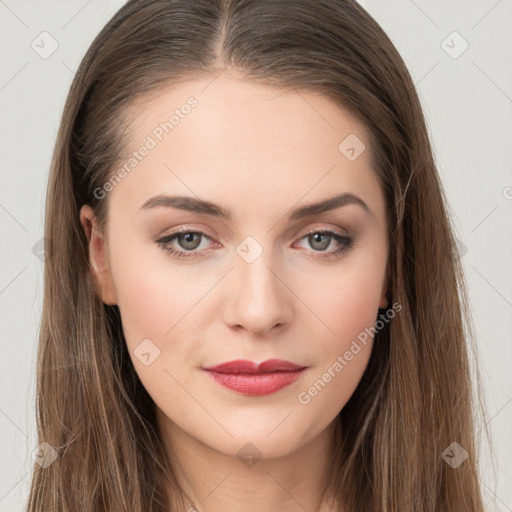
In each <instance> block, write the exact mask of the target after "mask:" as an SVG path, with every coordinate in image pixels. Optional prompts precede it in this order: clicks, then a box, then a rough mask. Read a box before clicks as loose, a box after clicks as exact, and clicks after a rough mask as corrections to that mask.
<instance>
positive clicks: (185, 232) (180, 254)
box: [156, 228, 211, 259]
mask: <svg viewBox="0 0 512 512" xmlns="http://www.w3.org/2000/svg"><path fill="white" fill-rule="evenodd" d="M202 238H207V239H208V240H211V238H210V237H209V236H208V235H207V234H206V233H203V232H202V231H194V230H191V229H186V228H185V229H180V230H179V231H177V232H175V233H173V234H171V235H167V236H164V237H163V238H160V239H159V240H156V243H157V244H158V245H159V246H161V247H162V249H164V250H165V251H167V252H168V253H169V254H172V255H173V256H175V257H177V258H180V259H188V258H197V257H198V256H197V252H198V251H197V248H198V247H199V246H200V242H201V239H202ZM175 240H176V241H177V243H178V244H179V246H181V247H182V248H183V250H181V249H175V248H174V247H173V246H172V245H171V243H172V242H174V241H175Z"/></svg>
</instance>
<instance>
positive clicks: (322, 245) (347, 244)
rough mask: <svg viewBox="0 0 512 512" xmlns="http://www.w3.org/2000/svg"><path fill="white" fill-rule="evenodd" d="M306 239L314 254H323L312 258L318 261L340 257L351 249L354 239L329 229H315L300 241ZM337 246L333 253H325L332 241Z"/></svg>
mask: <svg viewBox="0 0 512 512" xmlns="http://www.w3.org/2000/svg"><path fill="white" fill-rule="evenodd" d="M303 239H307V241H308V243H309V245H310V247H313V249H314V251H313V253H314V254H318V253H323V252H325V254H320V255H315V256H313V257H314V258H320V259H331V258H336V257H340V256H341V255H342V254H343V253H345V252H346V251H348V250H349V249H351V248H352V247H353V245H354V239H353V237H351V236H347V235H341V234H340V233H337V232H336V231H332V230H330V229H316V230H312V231H309V232H308V233H306V234H305V235H304V236H303V237H302V238H301V240H303ZM333 240H334V241H335V242H336V243H338V244H339V247H338V248H337V249H335V250H333V251H328V252H326V249H327V248H328V247H329V246H330V245H331V242H332V241H333Z"/></svg>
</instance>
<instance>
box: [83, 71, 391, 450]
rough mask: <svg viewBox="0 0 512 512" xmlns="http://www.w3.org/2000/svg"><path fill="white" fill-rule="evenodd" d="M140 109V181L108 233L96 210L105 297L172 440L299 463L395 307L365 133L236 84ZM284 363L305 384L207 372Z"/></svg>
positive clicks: (205, 87) (135, 147) (135, 163)
mask: <svg viewBox="0 0 512 512" xmlns="http://www.w3.org/2000/svg"><path fill="white" fill-rule="evenodd" d="M190 98H193V99H192V100H190ZM187 105H188V106H187ZM135 107H137V108H138V110H137V109H135V108H134V110H133V112H134V113H135V112H137V115H135V116H134V118H133V119H134V120H133V122H132V123H131V124H130V140H131V144H130V148H129V151H128V153H127V154H126V155H124V157H125V160H123V161H122V162H121V164H120V165H119V169H121V168H122V166H123V165H124V164H126V165H124V169H125V172H122V171H120V172H118V178H119V179H117V180H116V181H113V180H112V181H110V182H108V183H106V184H105V186H104V187H103V188H102V189H101V190H97V191H96V194H97V195H98V197H103V198H102V199H101V200H103V201H108V212H109V214H108V221H107V226H106V231H105V232H104V233H101V232H100V231H99V230H98V227H97V226H96V220H95V218H94V215H93V212H92V210H91V209H90V208H89V207H88V206H85V207H84V208H83V209H82V211H81V221H82V224H83V226H84V228H85V230H86V233H87V236H88V238H89V241H90V258H91V267H92V270H93V272H94V275H95V276H96V279H97V282H98V284H99V287H100V290H101V291H100V293H101V295H102V298H103V300H104V301H105V302H106V303H108V304H117V305H118V307H119V310H120V314H121V318H122V323H123V329H124V334H125V338H126V343H127V346H128V349H129V352H130V357H131V359H132V361H133V365H134V367H135V370H136V372H137V374H138V376H139V377H140V380H141V382H142V384H143V385H144V387H145V388H146V389H147V391H148V393H149V394H150V395H151V397H152V398H153V400H154V401H155V403H156V405H157V411H158V414H159V418H160V420H161V421H163V422H165V423H166V425H167V426H168V428H170V429H172V430H173V431H174V432H176V433H179V435H182V436H183V435H185V436H188V437H189V438H193V439H195V440H197V441H199V442H201V443H202V444H204V445H206V446H208V447H211V448H213V449H215V450H217V451H218V452H221V453H224V454H227V455H232V456H236V454H237V452H238V450H240V448H241V447H242V446H244V445H245V444H246V443H249V442H250V443H252V444H253V445H255V446H256V447H257V448H258V450H259V451H260V452H261V453H262V454H263V455H264V456H268V457H277V456H280V455H284V454H286V453H291V452H292V451H294V450H297V449H299V448H300V447H301V446H302V445H304V444H305V443H307V442H309V441H311V440H313V439H314V438H315V437H316V436H319V435H320V434H321V433H322V432H324V431H326V429H327V427H328V426H330V425H332V424H333V421H334V420H335V418H336V415H337V414H338V413H339V412H340V410H341V409H342V408H343V406H344V405H345V403H346V402H347V401H348V399H349V398H350V396H351V395H352V393H353V392H354V390H355V388H356V386H357V385H358V383H359V381H360V379H361V377H362V374H363V372H364V370H365V368H366V366H367V363H368V360H369V357H370V353H371V349H372V343H373V340H372V338H371V337H368V338H367V340H366V343H361V341H360V340H361V337H360V335H361V333H364V332H367V331H365V329H368V328H370V327H372V326H373V325H374V324H375V321H376V319H377V315H378V308H379V307H385V306H386V305H387V301H386V297H385V292H386V282H385V269H386V263H387V238H386V217H385V202H384V196H383V193H382V190H381V188H380V186H379V183H378V181H377V178H376V176H375V174H374V171H373V170H372V168H371V167H370V154H369V152H370V148H369V139H368V135H367V132H365V130H364V128H363V127H362V126H361V125H360V124H358V123H357V122H356V121H355V120H354V119H353V118H352V117H351V116H349V115H348V114H347V112H345V111H343V110H341V109H340V108H339V107H337V106H336V105H335V104H334V103H331V102H330V101H329V100H328V99H326V98H325V97H322V96H320V95H316V94H313V93H300V94H299V93H296V92H293V93H291V92H283V91H278V90H276V89H273V88H270V87H267V86H263V85H257V84H254V83H249V82H246V81H242V80H240V79H238V78H235V77H231V76H230V77H226V76H221V77H218V78H217V79H215V80H214V81H213V82H212V81H211V78H210V79H208V80H204V81H203V80H191V81H189V82H183V83H181V84H179V85H174V86H172V87H168V88H165V89H162V90H160V91H159V93H158V94H156V95H154V96H152V97H151V98H150V99H145V100H144V101H142V100H139V103H138V104H137V105H135ZM172 115H174V118H171V116H172ZM165 123H167V124H165ZM347 137H348V139H347ZM363 144H364V146H363ZM144 147H145V148H146V150H144V149H143V148H144ZM351 148H352V149H351ZM134 152H136V153H134ZM134 155H135V156H134ZM130 157H132V159H131V160H130ZM166 196H173V197H176V196H183V197H185V198H186V199H181V200H171V199H169V198H167V199H165V197H166ZM337 196H341V200H339V201H338V202H337V203H336V204H334V203H331V205H330V206H331V207H332V208H316V209H315V208H310V209H309V210H305V209H304V208H305V207H306V206H311V205H313V204H316V203H323V202H325V201H326V200H328V199H332V198H334V197H337ZM155 198H157V199H155ZM200 201H202V202H207V204H205V203H200ZM333 206H334V207H333ZM91 226H93V227H95V229H93V230H92V232H91V229H90V228H91ZM358 336H359V338H358ZM354 342H355V345H354ZM356 346H357V347H358V348H359V349H357V348H356ZM350 354H352V355H351V356H350ZM270 359H279V360H285V361H288V362H291V363H294V364H295V365H298V366H299V368H305V369H302V370H300V371H295V372H291V371H287V372H277V371H275V372H272V373H269V374H267V375H264V376H262V375H259V376H255V375H252V376H241V375H238V376H236V375H231V376H229V375H227V374H224V376H222V375H220V376H219V374H217V373H214V372H210V371H207V370H205V369H204V368H205V367H210V366H212V365H218V364H220V363H224V362H229V361H233V360H248V361H252V362H255V363H259V362H262V361H266V360H270ZM278 369H279V368H277V369H276V368H274V370H278ZM228 373H229V370H228ZM215 376H216V377H217V378H214V377H215ZM221 382H223V383H224V384H222V383H221ZM285 384H286V385H285ZM226 385H230V386H231V387H226ZM237 385H238V387H236V386H237ZM233 386H234V387H235V388H233ZM283 386H284V387H283ZM291 412H293V414H291Z"/></svg>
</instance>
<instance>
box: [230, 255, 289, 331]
mask: <svg viewBox="0 0 512 512" xmlns="http://www.w3.org/2000/svg"><path fill="white" fill-rule="evenodd" d="M271 252H272V251H269V250H264V251H263V252H262V254H261V255H260V256H259V257H258V258H257V259H256V260H255V261H253V262H251V263H248V262H247V261H245V260H244V259H243V258H241V257H239V256H238V255H237V256H236V260H235V268H234V269H233V270H232V271H231V272H230V277H229V287H230V288H229V290H228V295H229V299H228V301H227V303H226V304H227V305H226V309H225V311H224V315H225V318H224V320H225V322H226V325H228V326H230V327H232V328H236V329H239V330H240V329H242V328H243V329H246V330H247V331H249V332H251V333H252V334H255V335H258V336H264V335H265V334H267V333H268V332H269V331H271V330H273V329H274V330H276V329H278V328H280V329H284V327H285V326H287V325H288V324H289V323H290V320H291V318H292V315H293V304H292V300H293V296H294V295H293V293H292V291H291V290H290V289H289V288H288V286H287V283H286V276H285V275H284V273H283V271H282V270H279V269H278V268H277V267H276V265H275V264H274V263H273V261H272V254H271ZM273 267H274V268H273Z"/></svg>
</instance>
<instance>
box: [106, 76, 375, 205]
mask: <svg viewBox="0 0 512 512" xmlns="http://www.w3.org/2000/svg"><path fill="white" fill-rule="evenodd" d="M127 119H129V130H128V133H129V135H128V138H129V147H128V148H127V151H126V152H125V153H124V154H123V155H122V158H120V161H119V163H118V168H121V166H123V165H124V168H125V169H126V171H127V172H125V173H123V174H124V175H125V176H126V177H124V178H123V179H122V180H121V181H120V183H119V184H117V185H116V186H115V188H114V190H113V191H112V192H110V194H111V197H110V200H111V201H112V203H114V202H116V201H118V200H119V198H123V204H124V205H125V206H126V205H131V206H132V207H133V209H138V208H140V206H141V205H142V204H143V203H144V201H145V200H147V198H148V197H150V196H151V195H154V194H158V193H187V194H189V195H196V196H198V197H201V198H205V199H209V200H214V201H216V202H219V203H222V204H226V205H230V206H231V205H233V208H231V209H232V210H234V211H235V212H236V209H237V208H238V207H241V206H243V208H244V210H247V209H250V208H251V207H254V208H257V209H260V210H261V207H262V206H263V205H266V204H268V205H272V204H273V203H274V202H276V201H281V203H282V202H283V201H284V199H285V198H287V201H288V202H291V203H296V202H298V201H300V199H301V197H304V201H302V202H312V201H314V200H315V199H317V198H318V197H322V198H324V197H325V196H326V195H334V193H335V192H336V191H343V192H353V193H358V194H359V195H361V194H362V195H365V196H366V198H367V199H368V201H369V202H372V198H371V196H372V195H378V194H379V190H378V185H377V181H376V176H375V174H374V172H373V170H372V169H371V166H370V147H369V138H368V133H367V132H366V130H365V127H364V126H362V125H361V124H360V123H359V122H358V121H357V120H356V119H355V118H353V117H352V116H351V115H350V114H349V113H348V112H347V111H345V110H344V109H342V108H341V107H340V106H338V105H336V104H335V103H334V102H332V101H331V100H329V99H328V98H326V97H324V96H322V95H321V94H319V93H314V92H303V91H289V90H286V91H285V90H279V89H275V88H273V87H270V86H266V85H261V84H256V83H252V82H249V81H246V80H243V79H239V78H236V77H233V76H229V75H228V76H223V75H222V74H221V75H220V76H218V77H217V78H211V77H210V78H207V79H194V80H189V81H185V82H181V83H178V84H173V85H169V86H165V87H162V88H161V89H159V90H158V91H156V92H154V93H152V94H151V95H150V96H146V97H142V98H139V99H138V100H137V101H136V102H135V103H134V104H133V105H132V108H131V109H130V110H129V111H128V117H127ZM349 146H350V147H352V148H355V151H356V158H355V159H354V158H353V152H352V153H349V154H347V152H346V150H347V148H348V149H350V147H349ZM144 148H146V149H144ZM134 152H136V153H137V156H134ZM142 153H144V155H143V156H142ZM350 156H352V158H349V157H350ZM378 199H379V198H378V197H374V198H373V201H375V200H378Z"/></svg>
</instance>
